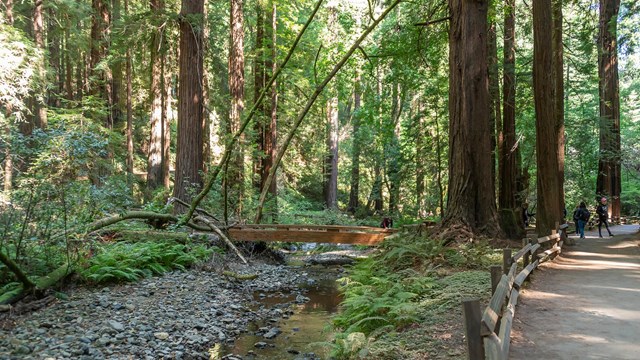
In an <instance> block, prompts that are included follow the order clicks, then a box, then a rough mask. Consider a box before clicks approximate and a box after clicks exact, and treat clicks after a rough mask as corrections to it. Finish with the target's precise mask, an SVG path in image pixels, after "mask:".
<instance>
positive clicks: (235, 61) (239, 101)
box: [226, 0, 244, 211]
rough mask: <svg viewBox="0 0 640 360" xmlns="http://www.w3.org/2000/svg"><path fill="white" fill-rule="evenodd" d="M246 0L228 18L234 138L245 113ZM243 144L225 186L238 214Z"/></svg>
mask: <svg viewBox="0 0 640 360" xmlns="http://www.w3.org/2000/svg"><path fill="white" fill-rule="evenodd" d="M242 3H243V0H231V10H230V18H229V27H230V30H229V31H230V33H229V94H230V96H231V107H230V110H229V123H228V126H227V132H228V133H229V134H234V133H235V132H236V131H237V130H238V129H239V127H240V120H241V119H240V117H241V115H242V111H244V28H243V26H244V25H243V24H244V15H243V4H242ZM242 146H243V145H242V141H240V142H239V143H238V145H237V149H236V150H234V156H233V157H232V158H231V161H230V162H229V167H228V171H227V174H226V184H227V186H229V185H231V186H230V188H231V189H232V190H233V191H234V193H235V195H236V196H235V197H234V198H235V200H236V201H237V208H236V210H238V211H239V210H240V201H241V199H242V192H243V182H244V152H243V151H242Z"/></svg>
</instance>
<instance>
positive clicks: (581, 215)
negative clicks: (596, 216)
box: [577, 208, 591, 222]
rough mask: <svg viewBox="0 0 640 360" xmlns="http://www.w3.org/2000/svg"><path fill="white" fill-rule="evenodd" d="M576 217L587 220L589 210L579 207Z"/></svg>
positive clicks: (589, 215)
mask: <svg viewBox="0 0 640 360" xmlns="http://www.w3.org/2000/svg"><path fill="white" fill-rule="evenodd" d="M577 217H578V220H582V221H585V222H587V221H589V218H590V217H591V213H590V212H589V210H587V208H580V209H578V214H577Z"/></svg>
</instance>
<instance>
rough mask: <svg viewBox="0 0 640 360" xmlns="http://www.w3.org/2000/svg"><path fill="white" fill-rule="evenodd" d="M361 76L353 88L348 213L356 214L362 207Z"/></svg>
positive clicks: (357, 75) (357, 78) (358, 76)
mask: <svg viewBox="0 0 640 360" xmlns="http://www.w3.org/2000/svg"><path fill="white" fill-rule="evenodd" d="M360 81H361V80H360V74H359V73H357V74H356V82H355V85H354V87H353V115H352V119H353V132H352V133H351V137H352V139H353V145H352V147H351V151H352V153H351V190H350V191H349V206H348V207H347V209H348V211H349V212H351V213H355V212H356V211H357V210H358V207H359V206H360V200H359V197H360V147H361V144H360V142H361V141H362V140H360V102H361V96H362V94H361V89H360Z"/></svg>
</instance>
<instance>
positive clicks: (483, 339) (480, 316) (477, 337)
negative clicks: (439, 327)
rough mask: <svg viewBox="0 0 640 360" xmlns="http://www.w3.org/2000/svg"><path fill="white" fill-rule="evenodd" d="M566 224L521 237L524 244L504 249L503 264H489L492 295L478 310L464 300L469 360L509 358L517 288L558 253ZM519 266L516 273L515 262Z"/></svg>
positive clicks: (475, 304)
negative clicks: (516, 250) (514, 248)
mask: <svg viewBox="0 0 640 360" xmlns="http://www.w3.org/2000/svg"><path fill="white" fill-rule="evenodd" d="M567 228H568V225H567V224H564V225H562V226H556V229H557V230H553V231H552V233H551V235H548V236H544V237H540V238H536V237H533V238H531V239H523V247H522V248H521V249H520V250H518V252H516V253H515V254H513V255H512V250H511V249H504V250H503V264H502V266H499V265H496V266H492V267H491V269H490V271H491V289H492V293H493V296H492V297H491V300H490V301H489V305H488V306H487V307H486V308H485V309H484V311H482V312H481V310H480V301H479V300H478V299H469V300H464V301H463V304H462V305H463V311H464V322H465V331H466V339H467V350H468V358H469V359H470V360H479V359H488V360H502V359H508V358H509V345H510V343H511V325H512V323H513V318H514V316H515V312H516V305H517V304H518V296H519V295H520V289H521V287H522V285H523V284H524V282H525V281H526V280H527V279H528V277H529V275H531V273H532V272H533V271H534V270H535V269H536V268H537V267H538V265H540V264H542V263H544V262H546V261H549V260H552V259H554V258H555V256H557V255H558V254H560V252H561V251H562V246H563V245H564V242H565V240H566V239H567V233H566V230H567ZM520 259H522V268H521V270H520V271H519V272H518V261H519V260H520Z"/></svg>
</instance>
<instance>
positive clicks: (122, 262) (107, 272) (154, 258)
mask: <svg viewBox="0 0 640 360" xmlns="http://www.w3.org/2000/svg"><path fill="white" fill-rule="evenodd" d="M214 251H220V249H218V248H212V249H208V248H206V247H205V246H203V245H193V246H187V245H182V244H175V243H170V242H138V243H126V242H119V243H116V244H113V245H107V246H104V247H103V248H102V249H101V251H100V254H98V255H97V256H95V257H93V258H91V259H90V260H89V262H88V264H87V266H88V267H87V268H86V269H83V270H81V271H80V273H81V274H82V277H84V278H85V279H87V280H90V281H91V282H95V283H105V282H119V281H137V280H139V279H141V278H144V277H149V276H152V275H154V274H156V275H158V274H162V273H165V272H167V271H170V270H172V269H180V270H184V269H186V268H187V267H189V266H191V265H193V264H196V263H198V262H200V261H203V260H205V259H207V258H208V257H209V255H211V254H212V253H213V252H214Z"/></svg>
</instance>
